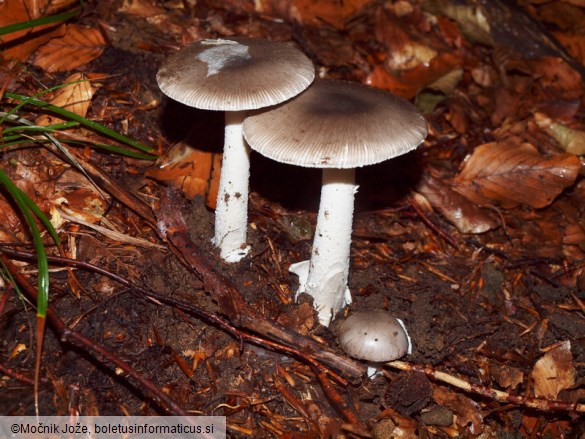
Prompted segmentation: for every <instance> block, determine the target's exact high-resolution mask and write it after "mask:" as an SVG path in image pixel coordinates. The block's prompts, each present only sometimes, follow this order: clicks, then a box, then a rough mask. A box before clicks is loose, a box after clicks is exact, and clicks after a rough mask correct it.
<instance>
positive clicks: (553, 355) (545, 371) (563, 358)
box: [532, 340, 575, 399]
mask: <svg viewBox="0 0 585 439" xmlns="http://www.w3.org/2000/svg"><path fill="white" fill-rule="evenodd" d="M532 379H533V380H534V394H535V395H536V396H537V397H543V398H548V399H557V396H558V394H559V392H560V391H561V390H564V389H568V388H570V387H572V386H573V385H574V384H575V367H574V366H573V355H572V354H571V342H570V341H569V340H566V341H564V342H562V343H561V345H560V346H558V347H556V348H554V349H551V350H550V351H548V352H547V353H546V354H545V355H544V356H543V357H542V358H540V359H539V360H538V361H537V362H536V364H535V365H534V368H533V369H532Z"/></svg>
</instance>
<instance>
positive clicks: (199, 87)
mask: <svg viewBox="0 0 585 439" xmlns="http://www.w3.org/2000/svg"><path fill="white" fill-rule="evenodd" d="M314 77H315V68H314V66H313V64H312V62H311V60H309V58H307V57H306V56H305V55H304V54H303V53H302V52H301V51H299V50H298V49H296V48H295V47H294V46H292V45H291V44H288V43H282V42H273V41H268V40H255V39H250V38H239V37H238V38H229V39H216V40H203V41H199V42H196V43H194V44H191V45H189V46H186V47H185V48H183V49H182V50H180V51H179V52H177V53H176V54H174V55H172V56H171V57H170V58H169V59H168V60H167V61H166V62H165V63H164V65H163V66H162V67H161V69H160V70H159V71H158V74H157V76H156V79H157V81H158V85H159V87H160V89H161V90H162V91H163V93H165V94H166V95H167V96H169V97H170V98H172V99H175V100H176V101H179V102H181V103H183V104H185V105H188V106H191V107H196V108H200V109H204V110H219V111H225V140H224V142H225V144H224V151H223V162H222V170H221V176H220V183H219V193H218V198H217V207H216V211H215V214H216V217H215V236H214V239H213V242H214V244H215V245H216V246H218V247H219V248H220V255H221V257H222V258H223V259H224V260H225V261H226V262H237V261H239V260H240V259H241V258H242V257H244V256H245V255H246V254H247V252H248V250H249V247H248V246H247V243H246V236H247V227H248V224H247V222H248V185H249V178H250V158H249V149H248V147H247V146H246V144H245V142H244V139H243V136H242V121H243V119H244V117H245V115H246V110H253V109H257V108H262V107H267V106H270V105H275V104H278V103H281V102H284V101H286V100H287V99H290V98H291V97H293V96H296V95H297V94H299V93H300V92H302V91H303V90H305V89H306V88H307V87H308V86H309V85H310V84H311V82H312V81H313V79H314Z"/></svg>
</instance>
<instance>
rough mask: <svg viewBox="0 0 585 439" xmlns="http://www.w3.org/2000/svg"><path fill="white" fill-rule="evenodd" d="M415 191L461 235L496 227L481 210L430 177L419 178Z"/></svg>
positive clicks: (489, 217) (494, 222)
mask: <svg viewBox="0 0 585 439" xmlns="http://www.w3.org/2000/svg"><path fill="white" fill-rule="evenodd" d="M417 191H418V192H419V194H420V195H421V196H424V197H425V198H426V199H427V200H428V202H429V203H430V204H431V206H432V207H433V208H434V209H436V210H437V211H438V212H439V213H440V214H441V215H443V217H444V218H445V219H446V220H447V221H449V222H450V223H451V224H453V225H454V226H455V227H457V229H458V230H459V231H460V232H461V233H484V232H487V231H488V230H491V229H493V228H494V227H496V226H497V223H496V221H494V220H493V219H492V217H491V216H489V215H488V214H487V213H486V212H484V211H483V210H482V209H481V208H479V207H478V206H477V205H475V204H473V203H472V202H470V201H469V200H468V199H467V198H465V197H464V196H463V195H461V194H459V193H457V192H455V191H454V190H453V189H451V188H450V187H448V186H446V185H444V184H442V183H441V182H440V181H439V180H437V179H435V178H433V177H431V176H428V175H427V176H424V177H422V178H421V180H420V182H419V184H418V186H417Z"/></svg>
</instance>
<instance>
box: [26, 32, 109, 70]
mask: <svg viewBox="0 0 585 439" xmlns="http://www.w3.org/2000/svg"><path fill="white" fill-rule="evenodd" d="M64 29H65V35H63V36H62V37H60V38H53V39H51V40H50V41H48V42H47V43H46V44H44V45H43V46H41V47H40V48H39V49H38V50H37V51H36V52H35V53H34V56H33V64H34V65H35V66H37V67H40V68H42V69H44V70H46V71H47V72H49V73H52V72H62V71H65V70H73V69H75V68H77V67H79V66H82V65H84V64H87V63H88V62H90V61H92V60H94V59H95V58H97V57H98V56H100V55H101V54H102V52H103V51H104V48H105V45H106V40H105V39H104V37H103V35H102V33H101V32H100V31H99V30H98V29H94V28H89V27H84V26H79V25H75V24H68V25H64Z"/></svg>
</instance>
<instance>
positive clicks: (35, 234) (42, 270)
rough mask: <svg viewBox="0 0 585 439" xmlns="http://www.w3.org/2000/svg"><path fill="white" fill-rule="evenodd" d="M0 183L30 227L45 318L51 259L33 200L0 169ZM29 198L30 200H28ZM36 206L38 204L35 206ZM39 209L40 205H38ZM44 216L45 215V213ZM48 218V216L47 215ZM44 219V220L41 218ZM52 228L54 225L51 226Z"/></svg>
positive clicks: (39, 313) (39, 305) (39, 311)
mask: <svg viewBox="0 0 585 439" xmlns="http://www.w3.org/2000/svg"><path fill="white" fill-rule="evenodd" d="M0 184H2V185H3V186H4V188H5V189H6V190H7V191H8V193H9V194H10V196H11V197H12V199H13V200H14V202H15V203H16V205H17V206H18V208H19V209H20V211H21V212H22V215H23V216H24V219H25V220H26V223H27V225H28V227H29V229H30V232H31V235H32V238H33V243H34V246H35V251H36V252H37V268H38V275H37V279H38V280H37V289H38V297H37V316H38V317H42V318H45V317H46V315H47V307H48V305H49V261H48V260H47V252H46V251H45V246H44V244H43V239H42V237H41V232H40V231H39V228H38V226H37V224H36V222H35V219H34V216H33V214H32V213H31V209H30V203H31V202H32V200H30V198H28V196H26V195H25V194H24V192H22V191H21V190H20V189H19V188H18V187H17V186H16V185H15V184H14V183H13V182H12V180H10V177H8V175H6V174H5V173H4V171H2V170H1V169H0ZM27 199H28V200H27ZM33 204H34V203H33ZM35 207H36V206H35ZM37 209H38V207H37ZM43 216H44V215H43ZM45 219H46V217H45ZM41 221H42V220H41ZM51 228H52V226H51ZM53 230H54V229H53Z"/></svg>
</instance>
